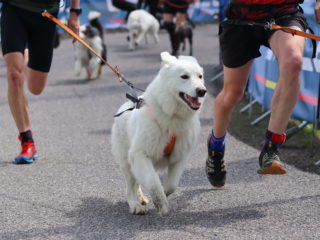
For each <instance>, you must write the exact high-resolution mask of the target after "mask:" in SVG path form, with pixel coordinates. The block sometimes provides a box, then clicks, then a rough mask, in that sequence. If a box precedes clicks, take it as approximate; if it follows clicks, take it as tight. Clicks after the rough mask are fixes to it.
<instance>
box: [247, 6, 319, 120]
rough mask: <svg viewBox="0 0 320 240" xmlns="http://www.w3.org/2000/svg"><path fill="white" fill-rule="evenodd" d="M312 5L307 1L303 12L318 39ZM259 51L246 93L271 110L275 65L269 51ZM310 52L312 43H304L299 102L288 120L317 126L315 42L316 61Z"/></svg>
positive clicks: (274, 85) (274, 84)
mask: <svg viewBox="0 0 320 240" xmlns="http://www.w3.org/2000/svg"><path fill="white" fill-rule="evenodd" d="M314 5H315V1H308V0H307V1H305V2H304V4H303V5H302V8H303V10H304V13H305V16H306V17H307V21H308V24H309V26H310V27H311V28H312V29H313V31H314V34H316V35H319V34H320V29H319V25H318V24H317V23H316V21H315V16H314ZM297 37H299V36H297ZM260 51H261V53H262V56H261V57H259V58H257V59H255V61H254V63H253V68H252V71H251V74H250V78H249V85H248V92H249V93H250V94H251V95H252V96H253V98H254V100H253V101H257V102H258V103H260V104H261V105H263V106H264V107H265V108H266V109H270V105H271V98H272V95H273V92H274V89H275V87H276V85H277V79H278V65H277V61H276V59H275V56H274V55H273V53H272V51H271V50H270V49H269V48H266V47H261V49H260ZM312 52H313V46H312V42H311V40H310V39H307V40H306V46H305V51H304V58H303V71H302V72H301V88H300V93H299V99H298V101H297V103H296V106H295V108H294V110H293V113H292V116H291V118H292V119H297V120H302V121H307V122H310V123H319V90H320V89H319V88H320V85H319V83H320V46H319V44H318V42H317V50H316V57H315V58H312ZM266 114H268V112H267V113H266Z"/></svg>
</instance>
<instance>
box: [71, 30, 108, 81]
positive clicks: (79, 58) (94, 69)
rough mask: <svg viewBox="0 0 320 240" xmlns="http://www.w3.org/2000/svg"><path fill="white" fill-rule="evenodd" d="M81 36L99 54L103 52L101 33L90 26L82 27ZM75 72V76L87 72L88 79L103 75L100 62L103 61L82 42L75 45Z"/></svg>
mask: <svg viewBox="0 0 320 240" xmlns="http://www.w3.org/2000/svg"><path fill="white" fill-rule="evenodd" d="M79 36H80V37H81V38H82V39H83V40H84V41H85V42H86V43H88V44H89V45H90V47H92V48H93V49H94V50H95V51H96V52H97V53H98V54H101V53H102V52H103V45H102V39H101V37H100V35H99V31H98V30H97V29H96V28H94V27H92V26H90V25H81V26H80V33H79ZM74 58H75V63H74V70H75V74H76V75H77V76H79V75H80V74H81V71H82V69H85V70H86V72H87V79H91V78H92V76H94V75H96V76H97V77H98V76H99V75H100V74H101V70H100V62H101V60H100V59H99V58H98V57H97V56H96V55H94V54H93V53H91V52H90V51H89V50H88V49H87V48H86V47H85V46H83V45H82V44H81V43H80V42H75V44H74Z"/></svg>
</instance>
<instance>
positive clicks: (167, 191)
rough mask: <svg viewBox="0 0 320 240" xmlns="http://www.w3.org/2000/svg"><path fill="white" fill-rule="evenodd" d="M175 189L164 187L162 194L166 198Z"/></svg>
mask: <svg viewBox="0 0 320 240" xmlns="http://www.w3.org/2000/svg"><path fill="white" fill-rule="evenodd" d="M175 190H176V189H175V188H173V187H165V189H164V193H165V194H166V196H167V197H168V196H169V195H170V194H171V193H173V192H174V191H175Z"/></svg>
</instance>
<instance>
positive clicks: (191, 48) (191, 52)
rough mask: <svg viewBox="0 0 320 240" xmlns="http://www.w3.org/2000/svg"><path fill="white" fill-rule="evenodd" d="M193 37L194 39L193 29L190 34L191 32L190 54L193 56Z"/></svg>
mask: <svg viewBox="0 0 320 240" xmlns="http://www.w3.org/2000/svg"><path fill="white" fill-rule="evenodd" d="M192 39H193V33H192V31H190V34H189V47H190V52H189V55H190V56H192V54H193V51H192V50H193V46H192Z"/></svg>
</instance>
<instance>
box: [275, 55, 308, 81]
mask: <svg viewBox="0 0 320 240" xmlns="http://www.w3.org/2000/svg"><path fill="white" fill-rule="evenodd" d="M302 63H303V59H302V55H301V54H298V53H293V54H291V55H290V56H288V57H286V58H284V59H283V61H282V63H280V73H284V74H286V75H288V76H291V77H292V76H293V77H294V76H295V75H299V74H300V72H301V69H302Z"/></svg>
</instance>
